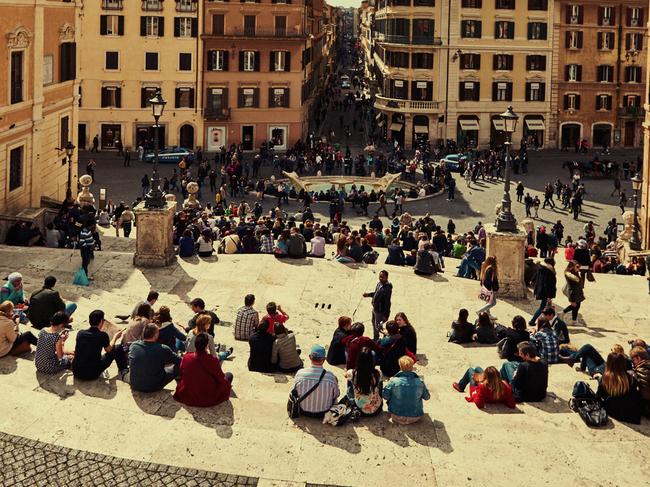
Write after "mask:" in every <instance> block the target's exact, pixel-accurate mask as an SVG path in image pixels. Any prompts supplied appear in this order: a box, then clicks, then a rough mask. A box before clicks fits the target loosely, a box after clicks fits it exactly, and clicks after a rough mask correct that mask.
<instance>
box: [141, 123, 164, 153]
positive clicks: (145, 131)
mask: <svg viewBox="0 0 650 487" xmlns="http://www.w3.org/2000/svg"><path fill="white" fill-rule="evenodd" d="M154 130H156V128H155V127H154V126H153V125H138V126H136V128H135V140H136V141H137V144H138V146H140V145H141V146H142V147H144V149H145V150H148V151H151V150H153V145H154V137H155V132H154ZM164 148H165V126H164V125H160V126H159V127H158V149H159V150H162V149H164Z"/></svg>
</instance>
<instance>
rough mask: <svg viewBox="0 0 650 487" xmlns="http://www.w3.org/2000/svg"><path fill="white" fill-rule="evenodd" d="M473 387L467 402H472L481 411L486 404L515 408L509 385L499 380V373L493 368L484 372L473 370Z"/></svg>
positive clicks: (470, 389)
mask: <svg viewBox="0 0 650 487" xmlns="http://www.w3.org/2000/svg"><path fill="white" fill-rule="evenodd" d="M473 375H474V376H473V382H474V383H475V385H472V386H470V388H469V396H467V397H466V398H465V400H466V401H467V402H473V403H474V404H476V407H477V408H479V409H483V408H484V407H485V405H486V404H491V403H502V404H505V405H506V406H508V407H509V408H514V407H515V399H514V397H513V396H512V388H511V387H510V384H508V383H507V382H505V381H504V380H503V379H501V376H500V375H499V371H498V370H497V369H496V368H495V367H492V366H490V367H488V368H487V369H485V370H484V371H483V370H481V369H480V368H478V369H475V372H474V374H473Z"/></svg>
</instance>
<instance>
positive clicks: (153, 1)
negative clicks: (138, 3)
mask: <svg viewBox="0 0 650 487" xmlns="http://www.w3.org/2000/svg"><path fill="white" fill-rule="evenodd" d="M162 9H163V2H162V0H142V10H145V11H148V12H160V11H161V10H162Z"/></svg>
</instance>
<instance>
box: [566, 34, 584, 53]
mask: <svg viewBox="0 0 650 487" xmlns="http://www.w3.org/2000/svg"><path fill="white" fill-rule="evenodd" d="M565 47H566V48H567V49H582V32H581V31H577V30H569V31H567V32H566V40H565Z"/></svg>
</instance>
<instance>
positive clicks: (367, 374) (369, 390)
mask: <svg viewBox="0 0 650 487" xmlns="http://www.w3.org/2000/svg"><path fill="white" fill-rule="evenodd" d="M345 376H346V378H347V379H348V393H347V395H348V398H349V399H350V401H353V402H354V404H355V405H356V406H357V408H359V411H360V412H361V415H362V416H376V415H378V414H379V413H381V409H382V403H383V401H382V397H381V394H382V390H383V384H382V379H383V377H382V375H381V372H380V371H379V370H377V369H376V368H375V364H374V357H373V355H372V351H371V350H370V349H369V348H362V349H361V351H360V352H359V354H358V355H357V365H356V366H355V368H354V369H353V370H348V371H347V372H346V373H345Z"/></svg>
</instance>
